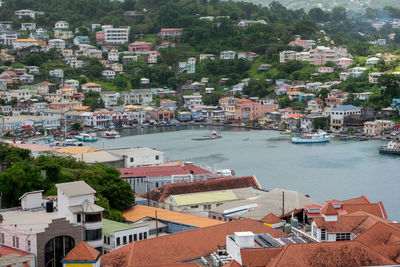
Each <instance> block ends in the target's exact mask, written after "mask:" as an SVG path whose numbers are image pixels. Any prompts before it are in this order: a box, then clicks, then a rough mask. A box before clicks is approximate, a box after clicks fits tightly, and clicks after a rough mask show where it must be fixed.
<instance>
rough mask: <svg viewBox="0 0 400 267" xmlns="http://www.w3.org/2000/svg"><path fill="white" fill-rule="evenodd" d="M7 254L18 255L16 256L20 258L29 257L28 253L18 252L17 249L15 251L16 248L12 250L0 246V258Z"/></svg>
mask: <svg viewBox="0 0 400 267" xmlns="http://www.w3.org/2000/svg"><path fill="white" fill-rule="evenodd" d="M9 254H18V255H21V256H24V255H29V253H28V252H25V251H22V250H19V249H16V248H12V247H7V246H4V245H1V250H0V257H1V256H4V255H9Z"/></svg>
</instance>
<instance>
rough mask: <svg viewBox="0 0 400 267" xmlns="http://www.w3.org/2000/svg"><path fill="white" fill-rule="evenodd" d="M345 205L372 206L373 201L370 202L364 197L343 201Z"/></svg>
mask: <svg viewBox="0 0 400 267" xmlns="http://www.w3.org/2000/svg"><path fill="white" fill-rule="evenodd" d="M343 204H371V201H369V199H368V198H367V197H366V196H364V195H363V196H360V197H356V198H351V199H347V200H343Z"/></svg>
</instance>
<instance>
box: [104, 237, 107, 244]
mask: <svg viewBox="0 0 400 267" xmlns="http://www.w3.org/2000/svg"><path fill="white" fill-rule="evenodd" d="M103 243H104V244H107V237H106V236H104V241H103Z"/></svg>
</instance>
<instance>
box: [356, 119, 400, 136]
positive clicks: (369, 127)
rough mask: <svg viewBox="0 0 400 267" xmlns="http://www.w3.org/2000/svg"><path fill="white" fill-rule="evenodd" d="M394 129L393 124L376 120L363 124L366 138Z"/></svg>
mask: <svg viewBox="0 0 400 267" xmlns="http://www.w3.org/2000/svg"><path fill="white" fill-rule="evenodd" d="M393 127H394V122H393V121H389V120H376V121H367V122H364V129H363V133H364V134H365V135H368V136H376V135H382V134H383V133H384V132H385V131H390V130H391V129H392V128H393Z"/></svg>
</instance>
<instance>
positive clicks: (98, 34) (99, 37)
mask: <svg viewBox="0 0 400 267" xmlns="http://www.w3.org/2000/svg"><path fill="white" fill-rule="evenodd" d="M105 39H106V34H105V32H96V42H97V43H98V44H102V43H104V41H105Z"/></svg>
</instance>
